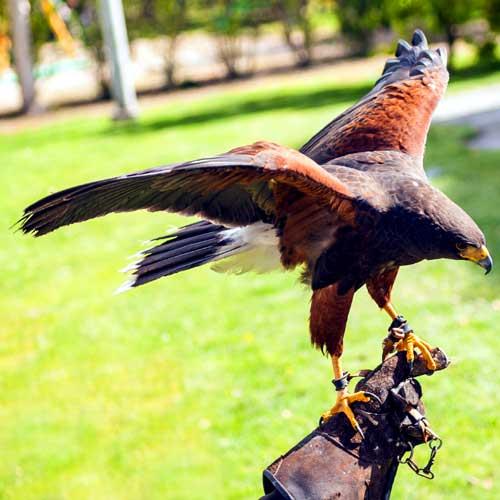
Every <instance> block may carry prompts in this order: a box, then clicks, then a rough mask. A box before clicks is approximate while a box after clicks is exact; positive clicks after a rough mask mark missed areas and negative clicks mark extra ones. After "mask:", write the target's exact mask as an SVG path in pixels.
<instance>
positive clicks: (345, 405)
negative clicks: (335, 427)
mask: <svg viewBox="0 0 500 500" xmlns="http://www.w3.org/2000/svg"><path fill="white" fill-rule="evenodd" d="M357 401H359V402H362V403H367V402H368V401H370V397H369V396H367V395H366V394H365V393H364V392H362V391H360V392H355V393H354V394H348V392H347V390H346V389H343V390H342V391H338V392H337V400H336V401H335V404H334V405H333V406H332V408H331V409H330V410H328V411H326V412H325V413H323V415H321V419H322V422H323V423H325V422H328V420H330V419H331V418H332V417H333V416H334V415H336V414H338V413H343V414H344V415H345V416H346V417H347V419H348V420H349V422H350V423H351V425H352V427H353V428H354V430H356V431H358V432H359V433H360V434H361V436H363V432H362V431H361V428H360V427H359V424H358V422H357V421H356V417H355V416H354V413H353V411H352V410H351V407H350V404H351V403H355V402H357Z"/></svg>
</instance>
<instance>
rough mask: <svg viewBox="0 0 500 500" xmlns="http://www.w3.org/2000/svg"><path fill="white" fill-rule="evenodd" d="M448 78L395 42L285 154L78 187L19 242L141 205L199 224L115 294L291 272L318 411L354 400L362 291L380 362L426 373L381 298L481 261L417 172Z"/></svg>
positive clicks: (412, 339)
mask: <svg viewBox="0 0 500 500" xmlns="http://www.w3.org/2000/svg"><path fill="white" fill-rule="evenodd" d="M447 83H448V72H447V69H446V53H445V51H444V50H443V49H437V50H433V49H430V48H429V47H428V45H427V41H426V39H425V36H424V34H423V33H422V32H421V31H420V30H417V31H415V33H414V35H413V38H412V41H411V44H409V43H407V42H405V41H400V42H399V44H398V46H397V50H396V56H395V57H394V58H391V59H389V60H388V61H387V62H386V64H385V67H384V70H383V73H382V75H381V77H380V78H379V80H378V81H377V82H376V84H375V86H374V87H373V89H372V90H371V91H370V92H369V93H368V94H367V95H366V96H365V97H363V98H362V99H361V100H360V101H359V102H358V103H357V104H355V105H354V106H352V107H351V108H349V109H348V110H347V111H345V112H344V113H342V114H341V115H340V116H338V117H337V118H335V119H334V120H333V121H332V122H331V123H329V124H328V125H326V127H324V128H323V129H322V130H321V131H320V132H319V133H318V134H316V135H315V136H314V137H313V138H312V139H311V140H310V141H309V142H307V143H306V144H305V145H304V146H303V147H302V148H301V149H300V151H295V150H293V149H289V148H287V147H284V146H280V145H278V144H273V143H271V142H264V141H262V142H256V143H255V144H251V145H248V146H241V147H237V148H235V149H232V150H231V151H229V152H227V153H225V154H221V155H218V156H213V157H210V158H203V159H199V160H194V161H188V162H184V163H177V164H173V165H166V166H162V167H158V168H151V169H148V170H143V171H140V172H136V173H132V174H128V175H121V176H118V177H113V178H110V179H105V180H99V181H94V182H89V183H87V184H83V185H80V186H77V187H72V188H69V189H65V190H64V191H60V192H58V193H55V194H51V195H49V196H47V197H46V198H43V199H42V200H40V201H37V202H36V203H34V204H32V205H30V206H29V207H27V208H26V209H25V211H24V216H23V217H22V219H21V221H20V224H21V228H22V230H23V231H24V232H25V233H32V234H34V235H35V236H41V235H44V234H47V233H49V232H51V231H53V230H55V229H57V228H59V227H61V226H66V225H68V224H73V223H76V222H81V221H85V220H87V219H92V218H94V217H100V216H103V215H106V214H108V213H111V212H125V211H131V210H140V209H146V210H149V211H166V212H177V213H180V214H184V215H191V216H192V215H195V216H198V217H200V218H201V219H202V220H201V221H199V222H196V223H194V224H190V225H188V226H185V227H183V228H181V229H179V230H177V232H175V233H173V234H172V233H171V234H168V235H166V236H163V237H161V238H159V239H158V240H159V241H157V244H156V246H154V247H153V248H150V249H148V250H145V251H144V252H143V253H142V256H141V260H140V261H139V262H138V263H136V264H134V265H133V266H132V267H131V269H130V271H131V280H130V281H129V282H128V283H127V284H126V286H125V288H130V287H137V286H140V285H143V284H145V283H148V282H150V281H153V280H156V279H158V278H161V277H163V276H169V275H172V274H174V273H178V272H180V271H185V270H187V269H191V268H194V267H197V266H200V265H202V264H206V263H209V262H211V263H214V267H215V269H216V270H218V271H223V272H236V273H243V272H246V271H249V270H255V271H258V272H263V271H267V270H271V269H274V268H281V269H285V270H291V269H294V268H296V267H299V266H300V267H301V268H302V269H303V280H304V282H305V283H307V284H308V285H309V286H310V287H311V289H312V300H311V312H310V334H311V340H312V343H313V344H314V345H315V346H317V347H318V348H320V349H321V350H323V351H326V352H327V353H328V354H329V355H330V356H331V360H332V366H333V373H334V380H333V383H334V385H335V388H336V390H337V398H336V402H335V404H334V406H333V407H332V408H331V409H330V410H329V411H327V412H325V413H324V414H323V419H324V420H327V419H329V418H330V417H331V416H332V415H334V414H336V413H344V414H345V415H346V416H347V418H348V419H349V421H350V422H351V424H352V425H353V427H354V428H355V429H357V430H359V431H360V429H359V426H358V425H357V422H356V419H355V416H354V414H353V412H352V410H351V408H350V403H352V402H354V401H368V400H369V397H370V396H369V395H368V394H365V393H354V394H349V393H348V391H347V377H346V374H345V373H344V372H343V370H342V367H341V355H342V351H343V338H344V332H345V328H346V322H347V318H348V315H349V310H350V308H351V303H352V300H353V296H354V294H355V292H356V291H357V290H358V289H360V288H361V287H362V286H363V285H366V287H367V289H368V292H369V294H370V295H371V297H372V298H373V300H374V301H375V302H376V304H377V305H378V306H379V307H380V308H382V309H384V310H385V311H386V312H387V313H388V314H389V315H390V316H391V318H392V319H393V326H400V327H402V330H403V332H404V335H402V336H401V338H400V339H399V340H398V339H395V340H394V345H389V347H388V348H386V349H385V351H386V353H388V352H389V351H391V350H393V348H396V349H398V350H405V351H406V353H407V359H408V361H409V362H411V361H412V359H413V357H414V349H415V348H417V349H418V350H419V351H420V352H421V354H422V355H423V356H424V358H425V360H426V362H427V365H428V367H429V369H434V368H435V366H434V362H433V360H432V357H431V356H430V353H429V349H430V346H429V344H427V343H426V342H425V341H423V340H421V339H420V338H418V337H417V336H416V335H415V334H414V333H413V331H412V329H411V328H410V327H409V326H408V324H407V323H405V320H404V319H403V318H402V317H401V316H398V313H397V312H396V310H395V308H394V306H393V305H392V302H391V289H392V287H393V284H394V281H395V279H396V275H397V273H398V269H399V267H400V266H407V265H411V264H416V263H417V262H420V261H422V260H425V259H440V258H447V259H456V260H469V261H472V262H475V263H477V264H479V265H480V266H482V267H483V268H484V269H485V270H486V272H489V271H490V269H491V267H492V259H491V257H490V255H489V253H488V250H487V249H486V244H485V238H484V235H483V233H482V232H481V230H480V229H479V228H478V226H477V225H476V223H475V222H474V221H473V220H472V218H471V217H470V216H469V215H467V213H466V212H465V211H464V210H462V209H461V208H460V207H459V206H458V205H456V204H455V203H454V202H453V201H451V200H450V199H449V198H448V197H446V196H445V195H444V194H443V193H442V192H440V191H439V190H438V189H436V188H435V187H433V186H432V185H431V184H430V183H429V180H428V178H427V176H426V174H425V171H424V168H423V157H424V149H425V142H426V137H427V132H428V129H429V125H430V122H431V117H432V114H433V112H434V110H435V108H436V106H437V104H438V102H439V100H440V99H441V97H442V96H443V94H444V92H445V89H446V86H447Z"/></svg>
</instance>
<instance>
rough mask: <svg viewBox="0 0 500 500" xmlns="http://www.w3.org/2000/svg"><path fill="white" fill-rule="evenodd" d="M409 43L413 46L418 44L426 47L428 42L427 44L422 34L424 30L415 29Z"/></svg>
mask: <svg viewBox="0 0 500 500" xmlns="http://www.w3.org/2000/svg"><path fill="white" fill-rule="evenodd" d="M411 44H412V45H413V46H414V47H415V46H419V47H427V46H428V44H427V38H426V37H425V35H424V32H423V31H422V30H419V29H417V30H415V32H414V33H413V37H412V39H411Z"/></svg>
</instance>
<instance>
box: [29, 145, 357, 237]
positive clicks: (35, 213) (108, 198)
mask: <svg viewBox="0 0 500 500" xmlns="http://www.w3.org/2000/svg"><path fill="white" fill-rule="evenodd" d="M286 189H292V190H294V192H298V193H301V194H302V195H303V196H306V197H309V198H311V199H313V200H315V202H316V203H320V204H322V205H323V206H325V207H330V208H332V210H337V212H338V211H340V208H339V207H342V210H344V211H345V210H346V209H347V208H348V207H349V206H350V204H349V200H351V199H352V197H353V196H352V193H351V191H350V189H349V188H348V187H347V186H346V185H345V184H344V183H342V182H341V181H340V180H338V179H337V178H336V177H335V176H334V175H331V174H329V173H328V172H326V171H325V170H323V169H322V168H321V167H319V166H318V165H317V164H316V163H315V162H314V161H312V160H310V159H309V158H307V157H306V156H304V155H302V154H300V153H299V152H297V151H294V150H291V149H288V148H285V147H282V146H279V145H277V144H273V143H268V142H258V143H255V144H253V145H251V146H245V147H241V148H236V149H233V150H232V151H230V152H229V153H226V154H223V155H220V156H216V157H213V158H206V159H202V160H196V161H191V162H187V163H180V164H176V165H168V166H164V167H160V168H156V169H150V170H144V171H142V172H137V173H133V174H129V175H122V176H119V177H114V178H111V179H105V180H101V181H96V182H90V183H88V184H83V185H81V186H76V187H73V188H70V189H66V190H64V191H60V192H58V193H55V194H52V195H50V196H47V197H46V198H44V199H42V200H40V201H38V202H36V203H34V204H32V205H30V206H29V207H27V208H26V209H25V211H24V216H23V218H22V219H21V221H20V223H21V229H22V230H23V231H24V232H26V233H33V234H34V235H35V236H40V235H43V234H46V233H49V232H50V231H53V230H54V229H57V228H59V227H61V226H65V225H68V224H73V223H75V222H81V221H84V220H88V219H92V218H94V217H99V216H102V215H106V214H108V213H111V212H125V211H132V210H139V209H147V210H149V211H158V210H165V211H172V212H179V213H182V214H185V215H199V216H201V217H205V218H207V219H210V220H212V221H215V222H217V223H221V224H228V225H238V226H243V225H247V224H251V223H253V222H257V221H264V222H269V221H274V220H276V216H277V214H276V210H277V206H276V199H275V192H276V191H280V193H283V191H284V190H286Z"/></svg>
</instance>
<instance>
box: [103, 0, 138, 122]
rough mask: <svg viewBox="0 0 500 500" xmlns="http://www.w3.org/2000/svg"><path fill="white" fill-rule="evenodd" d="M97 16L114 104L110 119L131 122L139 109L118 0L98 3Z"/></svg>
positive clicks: (121, 8)
mask: <svg viewBox="0 0 500 500" xmlns="http://www.w3.org/2000/svg"><path fill="white" fill-rule="evenodd" d="M100 13H101V16H100V17H101V28H102V35H103V39H104V48H105V53H106V59H107V61H108V64H109V65H110V68H111V90H112V93H113V98H114V100H115V102H116V109H115V111H114V113H113V119H115V120H129V119H133V118H136V117H137V114H138V106H137V97H136V94H135V87H134V75H133V73H132V64H131V62H130V54H129V46H128V38H127V27H126V25H125V15H124V12H123V5H122V2H121V0H100Z"/></svg>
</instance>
